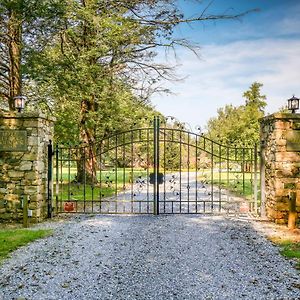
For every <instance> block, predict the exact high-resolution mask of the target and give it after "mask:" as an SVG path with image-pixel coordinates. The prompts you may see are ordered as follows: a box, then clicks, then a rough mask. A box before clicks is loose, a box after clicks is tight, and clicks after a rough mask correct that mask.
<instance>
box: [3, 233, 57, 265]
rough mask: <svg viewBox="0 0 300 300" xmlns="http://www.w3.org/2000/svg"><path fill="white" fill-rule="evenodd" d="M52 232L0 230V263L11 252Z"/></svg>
mask: <svg viewBox="0 0 300 300" xmlns="http://www.w3.org/2000/svg"><path fill="white" fill-rule="evenodd" d="M51 233H52V230H45V229H40V230H30V229H1V230H0V262H1V261H2V260H3V259H4V258H6V257H8V256H9V254H10V253H11V252H13V251H14V250H16V249H18V248H19V247H21V246H24V245H26V244H28V243H30V242H32V241H34V240H36V239H39V238H43V237H46V236H48V235H50V234H51Z"/></svg>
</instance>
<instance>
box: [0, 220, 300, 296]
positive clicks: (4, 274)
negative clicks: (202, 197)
mask: <svg viewBox="0 0 300 300" xmlns="http://www.w3.org/2000/svg"><path fill="white" fill-rule="evenodd" d="M45 227H47V228H53V229H54V234H53V235H52V236H50V237H48V238H45V239H42V240H38V241H36V242H34V243H32V244H30V245H28V246H26V247H22V248H20V249H18V250H17V251H16V252H14V253H13V255H12V257H11V258H10V259H8V260H6V261H5V262H4V264H3V265H2V266H1V267H0V299H1V300H2V299H3V300H10V299H26V300H29V299H30V300H34V299H49V300H50V299H55V300H57V299H59V300H64V299H80V300H83V299H84V300H85V299H102V300H106V299H114V300H115V299H122V300H123V299H139V300H140V299H180V300H181V299H230V300H233V299H251V300H253V299H259V300H261V299H268V300H272V299H274V300H275V299H276V300H279V299H300V281H299V273H298V272H297V271H296V270H295V269H294V268H293V263H292V262H290V261H288V260H286V259H285V258H283V257H281V256H280V254H279V251H278V248H277V247H275V246H273V245H272V243H270V242H269V241H267V240H266V239H265V238H264V237H263V236H262V235H260V234H259V233H257V232H256V231H255V230H254V229H253V227H252V223H251V221H250V220H246V219H245V220H241V219H233V218H228V217H223V216H194V215H170V216H133V215H131V216H129V215H125V216H109V215H100V216H75V217H71V218H67V219H65V220H63V221H61V222H49V223H44V224H40V225H38V226H37V228H45Z"/></svg>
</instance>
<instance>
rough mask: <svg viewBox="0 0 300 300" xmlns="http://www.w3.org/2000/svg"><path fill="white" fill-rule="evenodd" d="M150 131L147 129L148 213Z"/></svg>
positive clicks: (148, 204) (148, 208)
mask: <svg viewBox="0 0 300 300" xmlns="http://www.w3.org/2000/svg"><path fill="white" fill-rule="evenodd" d="M149 131H150V129H149V128H147V165H146V166H147V171H146V172H147V213H149V210H150V207H149V206H150V203H149V200H150V199H149V180H148V178H149V167H150V145H149V143H150V133H149Z"/></svg>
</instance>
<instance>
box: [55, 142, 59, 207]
mask: <svg viewBox="0 0 300 300" xmlns="http://www.w3.org/2000/svg"><path fill="white" fill-rule="evenodd" d="M55 161H56V162H55V168H56V180H55V200H56V213H58V195H59V179H58V178H59V174H58V172H59V164H58V144H56V147H55Z"/></svg>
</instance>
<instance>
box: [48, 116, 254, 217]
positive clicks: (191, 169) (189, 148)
mask: <svg viewBox="0 0 300 300" xmlns="http://www.w3.org/2000/svg"><path fill="white" fill-rule="evenodd" d="M52 154H53V155H52ZM52 159H53V162H52ZM52 170H53V171H52ZM48 177H49V178H48V180H49V185H48V186H49V187H48V207H49V213H50V211H52V210H54V211H56V212H57V213H62V212H69V213H97V214H98V213H104V214H159V213H162V214H183V213H188V214H193V213H196V214H197V213H222V212H226V211H228V210H229V209H230V207H235V206H236V203H238V202H239V201H241V200H240V199H243V201H244V202H245V196H246V195H247V197H248V200H247V201H249V202H247V203H249V205H250V204H253V205H252V206H253V207H255V208H256V209H257V207H256V205H257V182H258V178H257V151H256V147H252V148H250V147H238V146H231V145H223V144H222V143H219V142H215V141H212V140H211V139H209V138H207V137H205V136H204V135H203V134H197V133H194V132H192V131H189V130H187V129H186V127H185V126H183V124H182V123H179V122H171V123H169V122H167V121H164V122H162V121H161V120H160V119H159V118H158V117H155V118H154V120H153V121H152V122H151V124H150V126H149V127H144V128H132V129H130V130H127V131H124V132H116V133H114V134H111V135H110V136H107V137H104V138H103V139H101V140H100V141H98V142H97V143H95V144H93V145H85V146H76V147H75V146H61V145H56V146H55V147H54V149H53V150H52V145H49V173H48ZM52 182H53V185H52ZM51 186H53V188H51ZM250 206H251V205H250Z"/></svg>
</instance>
